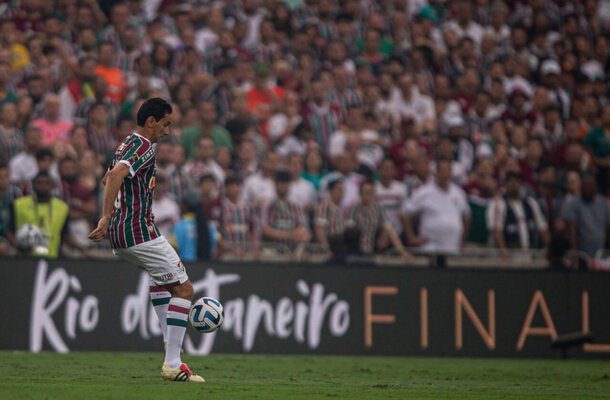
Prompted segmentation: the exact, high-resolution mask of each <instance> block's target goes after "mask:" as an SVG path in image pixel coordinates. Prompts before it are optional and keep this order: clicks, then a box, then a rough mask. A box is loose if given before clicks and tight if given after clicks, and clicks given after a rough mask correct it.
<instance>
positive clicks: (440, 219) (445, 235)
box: [405, 182, 470, 253]
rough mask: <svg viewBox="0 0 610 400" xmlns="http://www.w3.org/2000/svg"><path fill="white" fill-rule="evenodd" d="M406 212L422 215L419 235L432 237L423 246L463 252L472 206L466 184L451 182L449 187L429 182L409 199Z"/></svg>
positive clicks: (411, 214) (444, 250)
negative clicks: (465, 232)
mask: <svg viewBox="0 0 610 400" xmlns="http://www.w3.org/2000/svg"><path fill="white" fill-rule="evenodd" d="M405 213H406V214H407V215H409V216H414V215H419V217H420V219H419V235H420V236H423V237H426V238H427V239H428V242H426V243H425V244H424V245H423V246H422V250H424V251H442V252H446V253H458V252H459V250H460V245H461V241H462V234H463V232H464V220H463V219H464V218H465V217H469V216H470V206H469V205H468V200H467V198H466V194H465V193H464V191H463V190H462V188H460V187H459V186H457V185H456V184H453V183H451V184H449V188H448V189H447V191H445V190H443V189H441V188H440V187H439V186H438V185H437V184H436V182H434V183H429V184H426V185H424V186H422V187H421V188H420V189H419V190H417V191H416V192H415V193H414V194H413V196H412V197H411V200H410V201H408V202H407V205H406V207H405Z"/></svg>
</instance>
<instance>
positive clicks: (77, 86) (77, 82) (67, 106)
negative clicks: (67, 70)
mask: <svg viewBox="0 0 610 400" xmlns="http://www.w3.org/2000/svg"><path fill="white" fill-rule="evenodd" d="M96 66H97V61H96V59H95V58H94V57H90V56H88V57H83V58H81V59H80V60H79V61H78V68H77V71H76V76H75V77H74V79H72V80H71V81H69V82H68V83H67V84H66V85H65V86H64V87H63V88H61V90H60V91H59V98H60V100H61V112H60V114H61V118H62V119H65V120H66V121H70V122H74V117H75V116H76V110H77V108H78V105H79V104H80V103H81V102H82V101H83V99H86V98H91V97H93V88H92V86H93V81H94V80H95V77H96V76H95V67H96Z"/></svg>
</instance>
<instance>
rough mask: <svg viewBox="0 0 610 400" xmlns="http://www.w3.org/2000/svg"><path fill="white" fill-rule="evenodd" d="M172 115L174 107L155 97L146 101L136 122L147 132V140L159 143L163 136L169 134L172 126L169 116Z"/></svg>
mask: <svg viewBox="0 0 610 400" xmlns="http://www.w3.org/2000/svg"><path fill="white" fill-rule="evenodd" d="M171 113H172V106H171V105H170V104H169V103H168V102H167V101H165V100H163V99H162V98H160V97H153V98H151V99H148V100H146V101H145V102H144V103H142V105H141V106H140V108H139V110H138V114H137V116H136V122H137V124H138V127H139V128H140V129H143V130H145V132H143V133H145V134H147V138H148V139H149V140H150V141H151V142H153V143H157V142H158V141H159V140H160V139H161V138H162V137H163V136H165V135H167V134H168V133H169V126H170V124H171V121H170V117H169V115H170V114H171Z"/></svg>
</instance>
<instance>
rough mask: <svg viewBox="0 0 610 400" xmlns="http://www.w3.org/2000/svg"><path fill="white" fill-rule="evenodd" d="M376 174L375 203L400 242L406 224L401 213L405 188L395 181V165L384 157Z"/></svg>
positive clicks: (405, 197) (404, 202) (405, 193)
mask: <svg viewBox="0 0 610 400" xmlns="http://www.w3.org/2000/svg"><path fill="white" fill-rule="evenodd" d="M378 173H379V181H377V182H375V201H377V203H378V204H379V205H380V206H381V208H382V209H383V211H384V213H385V215H386V216H387V217H388V220H389V221H390V224H391V225H392V228H394V231H395V232H396V234H397V235H398V237H399V238H401V241H402V240H403V239H402V238H403V232H404V225H405V223H406V222H405V220H404V219H405V216H404V215H403V213H402V211H403V210H404V208H405V206H406V202H407V187H406V186H405V184H404V183H402V182H399V181H397V180H396V163H394V160H393V159H392V158H389V157H386V158H384V159H383V161H381V164H379V170H378Z"/></svg>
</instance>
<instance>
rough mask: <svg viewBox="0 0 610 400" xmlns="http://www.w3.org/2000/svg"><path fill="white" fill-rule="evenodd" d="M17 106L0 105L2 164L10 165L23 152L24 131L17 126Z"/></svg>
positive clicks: (8, 103) (11, 103)
mask: <svg viewBox="0 0 610 400" xmlns="http://www.w3.org/2000/svg"><path fill="white" fill-rule="evenodd" d="M17 117H18V114H17V105H16V104H15V103H13V102H4V103H2V104H0V163H4V164H8V163H9V162H10V160H11V158H13V157H14V156H16V155H17V154H18V153H19V152H20V151H22V150H23V131H22V130H21V128H19V127H18V126H17Z"/></svg>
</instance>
